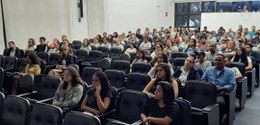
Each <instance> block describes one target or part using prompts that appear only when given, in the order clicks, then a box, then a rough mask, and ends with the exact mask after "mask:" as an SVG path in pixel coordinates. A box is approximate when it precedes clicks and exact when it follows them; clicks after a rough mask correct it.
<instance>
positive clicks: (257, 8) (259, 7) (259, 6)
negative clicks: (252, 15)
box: [251, 1, 260, 12]
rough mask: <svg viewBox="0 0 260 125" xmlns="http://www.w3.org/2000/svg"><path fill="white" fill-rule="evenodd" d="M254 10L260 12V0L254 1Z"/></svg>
mask: <svg viewBox="0 0 260 125" xmlns="http://www.w3.org/2000/svg"><path fill="white" fill-rule="evenodd" d="M251 8H252V9H251V10H252V12H260V1H252V6H251Z"/></svg>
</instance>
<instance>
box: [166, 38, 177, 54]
mask: <svg viewBox="0 0 260 125" xmlns="http://www.w3.org/2000/svg"><path fill="white" fill-rule="evenodd" d="M177 51H179V49H178V47H177V46H173V45H172V41H171V40H167V41H166V47H165V48H164V52H166V53H167V54H168V55H170V54H171V53H173V52H177Z"/></svg>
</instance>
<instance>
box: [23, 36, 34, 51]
mask: <svg viewBox="0 0 260 125" xmlns="http://www.w3.org/2000/svg"><path fill="white" fill-rule="evenodd" d="M36 47H37V46H36V43H35V40H34V39H33V38H29V39H28V44H27V46H26V48H25V50H24V52H25V54H27V53H28V52H31V51H34V50H35V49H36Z"/></svg>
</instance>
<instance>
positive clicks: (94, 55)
mask: <svg viewBox="0 0 260 125" xmlns="http://www.w3.org/2000/svg"><path fill="white" fill-rule="evenodd" d="M101 59H102V52H100V51H96V50H90V51H89V55H88V61H90V62H91V61H99V60H101Z"/></svg>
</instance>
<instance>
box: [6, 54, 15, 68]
mask: <svg viewBox="0 0 260 125" xmlns="http://www.w3.org/2000/svg"><path fill="white" fill-rule="evenodd" d="M16 62H17V58H16V57H11V56H4V63H3V68H4V69H8V70H13V69H14V68H15V65H16Z"/></svg>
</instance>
